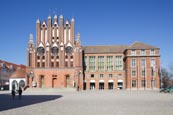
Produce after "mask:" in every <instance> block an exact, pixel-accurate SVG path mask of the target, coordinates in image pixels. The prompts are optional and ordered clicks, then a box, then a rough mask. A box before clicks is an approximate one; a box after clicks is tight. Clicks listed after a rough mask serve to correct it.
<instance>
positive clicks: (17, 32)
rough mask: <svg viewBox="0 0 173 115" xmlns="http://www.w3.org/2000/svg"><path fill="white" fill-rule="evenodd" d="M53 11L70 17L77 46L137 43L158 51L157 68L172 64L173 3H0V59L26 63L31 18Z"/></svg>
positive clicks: (160, 0) (57, 0)
mask: <svg viewBox="0 0 173 115" xmlns="http://www.w3.org/2000/svg"><path fill="white" fill-rule="evenodd" d="M55 13H56V14H57V15H58V16H59V15H60V14H62V15H63V16H64V18H65V19H69V20H71V18H72V17H74V18H75V33H77V32H80V34H81V40H82V45H121V44H122V45H129V44H131V43H133V42H134V41H141V42H144V43H147V44H151V45H153V46H156V47H159V48H160V54H161V61H162V66H164V67H167V66H168V65H170V64H171V63H172V64H173V58H172V56H173V48H172V47H171V46H172V45H173V0H0V26H1V28H0V40H1V45H0V59H1V60H6V61H9V62H13V63H17V64H25V65H26V49H27V42H28V39H29V33H33V34H34V39H35V31H36V30H35V27H36V20H37V19H38V18H39V19H40V20H47V17H48V15H51V16H54V14H55Z"/></svg>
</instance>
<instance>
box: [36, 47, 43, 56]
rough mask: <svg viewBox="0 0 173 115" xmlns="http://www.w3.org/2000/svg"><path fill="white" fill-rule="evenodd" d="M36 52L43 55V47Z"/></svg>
mask: <svg viewBox="0 0 173 115" xmlns="http://www.w3.org/2000/svg"><path fill="white" fill-rule="evenodd" d="M37 52H38V54H39V55H43V54H44V48H43V47H39V48H38V49H37Z"/></svg>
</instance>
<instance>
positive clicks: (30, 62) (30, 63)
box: [29, 53, 32, 67]
mask: <svg viewBox="0 0 173 115" xmlns="http://www.w3.org/2000/svg"><path fill="white" fill-rule="evenodd" d="M31 65H32V53H29V67H31Z"/></svg>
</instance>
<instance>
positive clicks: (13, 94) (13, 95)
mask: <svg viewBox="0 0 173 115" xmlns="http://www.w3.org/2000/svg"><path fill="white" fill-rule="evenodd" d="M11 94H12V97H13V100H14V97H15V94H16V92H15V89H14V88H13V89H12V90H11Z"/></svg>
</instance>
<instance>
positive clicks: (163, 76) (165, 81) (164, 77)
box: [161, 68, 170, 88]
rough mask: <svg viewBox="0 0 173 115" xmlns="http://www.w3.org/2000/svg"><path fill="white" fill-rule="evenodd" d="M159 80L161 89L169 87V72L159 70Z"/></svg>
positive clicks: (163, 69)
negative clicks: (160, 80)
mask: <svg viewBox="0 0 173 115" xmlns="http://www.w3.org/2000/svg"><path fill="white" fill-rule="evenodd" d="M161 79H162V87H163V88H166V87H168V86H170V77H169V72H168V71H167V69H165V68H162V69H161Z"/></svg>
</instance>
